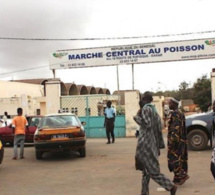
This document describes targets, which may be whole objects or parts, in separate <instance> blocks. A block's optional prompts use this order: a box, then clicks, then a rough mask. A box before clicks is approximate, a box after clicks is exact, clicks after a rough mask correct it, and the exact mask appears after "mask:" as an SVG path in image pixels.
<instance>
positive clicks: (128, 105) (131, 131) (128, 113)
mask: <svg viewBox="0 0 215 195" xmlns="http://www.w3.org/2000/svg"><path fill="white" fill-rule="evenodd" d="M138 110H139V91H128V92H125V121H126V137H129V136H134V135H135V132H136V130H137V129H138V127H139V126H138V125H137V123H136V122H135V121H134V119H133V116H135V115H136V114H137V111H138Z"/></svg>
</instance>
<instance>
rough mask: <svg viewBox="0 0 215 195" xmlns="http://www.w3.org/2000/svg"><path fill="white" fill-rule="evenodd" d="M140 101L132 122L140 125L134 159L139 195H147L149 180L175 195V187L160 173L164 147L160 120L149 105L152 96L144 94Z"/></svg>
mask: <svg viewBox="0 0 215 195" xmlns="http://www.w3.org/2000/svg"><path fill="white" fill-rule="evenodd" d="M142 101H143V104H144V106H143V107H142V109H140V110H139V111H138V113H137V115H136V116H134V120H135V121H136V123H137V124H138V125H140V132H139V137H138V142H137V148H136V155H135V159H136V169H137V170H141V171H142V192H141V195H149V181H150V178H151V179H153V180H154V181H155V182H156V183H158V184H159V185H161V186H162V187H163V188H165V189H166V190H168V191H170V195H175V194H176V190H177V187H176V185H175V184H174V183H173V182H172V181H171V180H170V179H168V178H167V177H166V176H165V175H164V174H162V173H161V172H160V165H159V159H158V157H159V154H160V149H161V148H164V147H165V145H164V140H163V137H162V128H161V119H160V117H159V115H158V113H157V110H156V108H155V106H154V105H153V104H152V103H151V102H152V101H153V98H152V94H151V93H150V92H145V93H144V94H143V97H142ZM137 162H138V163H137ZM137 165H138V166H137Z"/></svg>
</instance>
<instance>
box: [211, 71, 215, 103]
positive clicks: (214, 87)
mask: <svg viewBox="0 0 215 195" xmlns="http://www.w3.org/2000/svg"><path fill="white" fill-rule="evenodd" d="M211 96H212V97H211V100H212V102H211V103H213V101H214V100H215V68H213V69H212V72H211Z"/></svg>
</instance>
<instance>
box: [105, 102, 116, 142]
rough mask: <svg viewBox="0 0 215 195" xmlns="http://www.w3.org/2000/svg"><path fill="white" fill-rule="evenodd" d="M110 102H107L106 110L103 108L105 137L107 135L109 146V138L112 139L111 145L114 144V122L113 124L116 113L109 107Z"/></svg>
mask: <svg viewBox="0 0 215 195" xmlns="http://www.w3.org/2000/svg"><path fill="white" fill-rule="evenodd" d="M111 104H112V102H111V101H107V108H105V112H104V115H105V122H104V126H105V127H106V135H107V140H108V142H107V144H110V143H111V142H110V136H111V137H112V143H114V142H115V137H114V122H115V116H116V111H115V109H114V108H112V107H111Z"/></svg>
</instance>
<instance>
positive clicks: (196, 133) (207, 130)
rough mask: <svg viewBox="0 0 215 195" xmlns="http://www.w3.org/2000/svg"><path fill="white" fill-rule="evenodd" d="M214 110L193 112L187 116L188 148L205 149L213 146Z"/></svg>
mask: <svg viewBox="0 0 215 195" xmlns="http://www.w3.org/2000/svg"><path fill="white" fill-rule="evenodd" d="M213 117H214V112H213V111H209V112H206V113H199V114H193V115H190V116H187V117H186V129H187V141H188V148H189V149H191V150H196V151H198V150H204V149H206V148H207V146H208V142H209V141H210V145H211V146H212V137H213V136H214V135H213Z"/></svg>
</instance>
